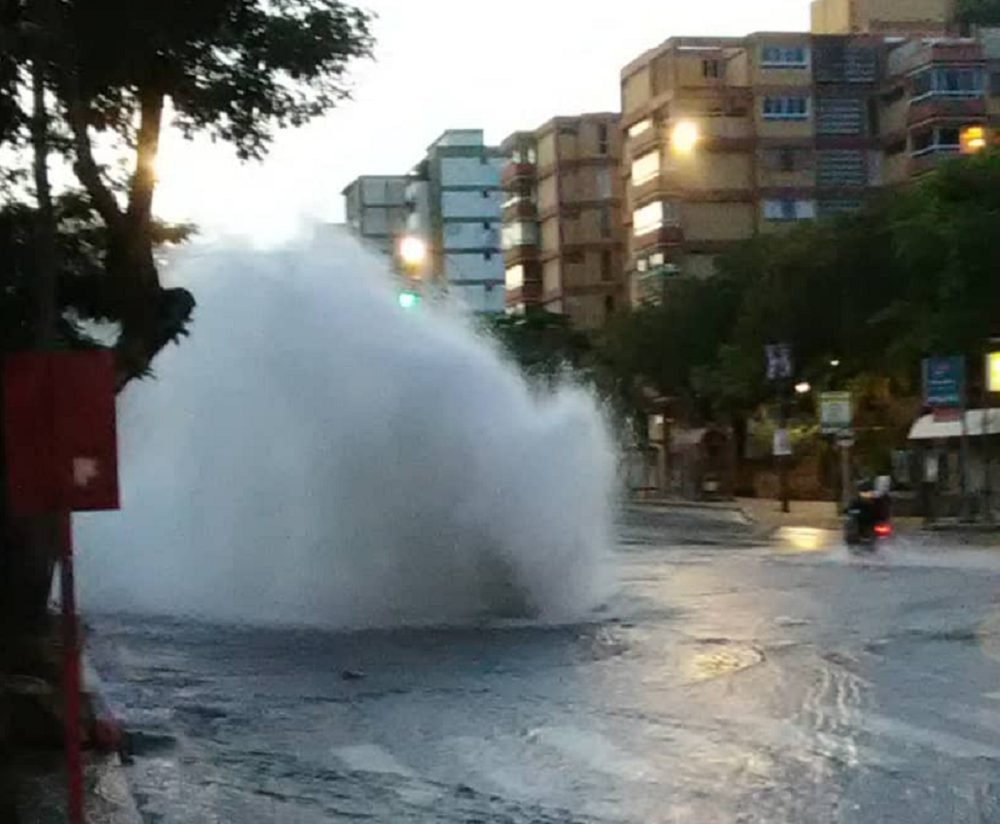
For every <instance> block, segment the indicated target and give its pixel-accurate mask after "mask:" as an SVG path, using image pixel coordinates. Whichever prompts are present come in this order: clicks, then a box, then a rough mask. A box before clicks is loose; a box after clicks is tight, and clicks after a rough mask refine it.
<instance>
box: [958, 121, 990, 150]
mask: <svg viewBox="0 0 1000 824" xmlns="http://www.w3.org/2000/svg"><path fill="white" fill-rule="evenodd" d="M958 140H959V144H960V146H961V149H962V154H976V152H981V151H982V150H983V149H985V148H986V127H985V126H965V127H963V128H962V130H961V131H960V132H959V135H958Z"/></svg>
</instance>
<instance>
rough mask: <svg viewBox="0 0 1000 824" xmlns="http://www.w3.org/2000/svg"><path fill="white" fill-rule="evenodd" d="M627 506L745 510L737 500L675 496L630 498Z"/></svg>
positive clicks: (721, 510)
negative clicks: (706, 499)
mask: <svg viewBox="0 0 1000 824" xmlns="http://www.w3.org/2000/svg"><path fill="white" fill-rule="evenodd" d="M626 507H628V508H634V509H705V510H716V511H719V512H744V509H743V507H741V506H740V505H739V504H738V503H736V502H735V501H684V500H680V499H674V498H649V499H646V500H630V501H628V502H627V503H626ZM744 514H745V512H744Z"/></svg>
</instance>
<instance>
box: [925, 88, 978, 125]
mask: <svg viewBox="0 0 1000 824" xmlns="http://www.w3.org/2000/svg"><path fill="white" fill-rule="evenodd" d="M906 119H907V123H909V125H911V126H913V125H914V124H916V123H926V122H927V121H931V120H960V121H974V122H982V121H985V120H986V98H985V96H982V95H980V96H976V97H949V96H946V95H938V94H934V95H928V96H925V97H922V98H919V99H918V100H916V101H914V102H913V103H911V105H910V111H909V114H908V115H907V118H906Z"/></svg>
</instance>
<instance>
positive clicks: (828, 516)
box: [737, 498, 843, 534]
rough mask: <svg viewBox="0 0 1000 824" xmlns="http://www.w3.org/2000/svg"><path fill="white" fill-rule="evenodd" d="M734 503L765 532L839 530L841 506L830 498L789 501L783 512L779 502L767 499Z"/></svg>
mask: <svg viewBox="0 0 1000 824" xmlns="http://www.w3.org/2000/svg"><path fill="white" fill-rule="evenodd" d="M737 503H738V505H739V507H740V509H742V510H743V513H744V514H745V515H746V516H747V518H749V519H750V520H751V521H753V522H754V523H755V524H756V525H757V528H758V529H759V531H760V532H762V533H764V534H770V533H772V532H775V531H776V530H778V529H782V528H785V527H804V528H809V529H829V530H840V529H841V528H842V526H843V516H842V515H841V514H840V507H839V505H838V504H836V503H835V502H833V501H792V502H791V505H790V507H789V508H790V509H791V511H790V512H782V511H781V502H780V501H775V500H773V499H769V498H740V499H739V500H738V502H737Z"/></svg>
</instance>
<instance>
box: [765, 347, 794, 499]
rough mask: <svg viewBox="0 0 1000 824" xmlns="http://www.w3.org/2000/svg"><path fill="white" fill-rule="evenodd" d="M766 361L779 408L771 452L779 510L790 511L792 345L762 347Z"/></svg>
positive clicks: (768, 376)
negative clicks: (789, 407) (779, 502)
mask: <svg viewBox="0 0 1000 824" xmlns="http://www.w3.org/2000/svg"><path fill="white" fill-rule="evenodd" d="M764 357H765V359H766V361H767V379H768V380H769V381H771V382H772V383H774V384H776V385H777V387H778V403H779V405H780V410H779V413H778V417H779V424H778V426H779V428H778V431H777V432H776V433H775V435H774V447H773V449H772V452H773V453H774V457H775V458H776V459H777V460H778V486H779V488H780V491H779V494H780V497H781V511H782V512H789V511H791V506H790V503H789V498H790V495H789V490H788V462H789V460H791V457H792V439H791V437H790V435H789V433H788V384H789V382H790V381H791V379H792V374H793V372H794V369H793V368H792V347H791V346H790V345H789V344H787V343H775V344H770V345H768V346H765V347H764Z"/></svg>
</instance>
